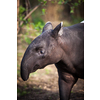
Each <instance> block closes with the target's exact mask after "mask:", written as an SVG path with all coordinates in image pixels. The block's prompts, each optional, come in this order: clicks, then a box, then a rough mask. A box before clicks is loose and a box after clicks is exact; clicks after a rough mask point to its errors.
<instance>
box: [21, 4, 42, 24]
mask: <svg viewBox="0 0 100 100" xmlns="http://www.w3.org/2000/svg"><path fill="white" fill-rule="evenodd" d="M39 6H40V4H39V5H37V6H36V7H35V8H33V10H31V11H30V12H29V13H28V14H27V15H26V16H25V17H24V20H26V19H27V18H28V17H29V16H30V15H31V14H32V13H33V12H34V11H35V10H36V9H37V8H38V7H39ZM23 23H24V21H21V23H20V26H21V25H22V24H23Z"/></svg>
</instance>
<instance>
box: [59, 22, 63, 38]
mask: <svg viewBox="0 0 100 100" xmlns="http://www.w3.org/2000/svg"><path fill="white" fill-rule="evenodd" d="M62 26H63V22H61V29H60V31H59V32H58V34H59V36H61V35H62V34H63V28H62Z"/></svg>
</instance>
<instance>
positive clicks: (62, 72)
mask: <svg viewBox="0 0 100 100" xmlns="http://www.w3.org/2000/svg"><path fill="white" fill-rule="evenodd" d="M49 64H55V65H56V67H57V69H58V75H59V93H60V100H69V98H70V92H71V89H72V87H73V85H74V84H75V83H76V82H77V79H78V78H84V23H79V24H75V25H73V26H70V27H62V23H60V24H59V25H58V26H56V28H55V29H53V27H52V24H51V23H50V22H48V23H46V25H45V26H44V28H43V31H42V34H41V35H40V36H38V37H37V38H36V39H34V40H33V41H32V43H31V44H30V45H29V46H28V48H27V50H26V52H25V54H24V56H23V59H22V62H21V77H22V79H23V80H24V81H26V80H27V79H28V78H29V74H30V73H31V72H34V71H36V70H37V69H41V68H44V67H45V66H46V65H49Z"/></svg>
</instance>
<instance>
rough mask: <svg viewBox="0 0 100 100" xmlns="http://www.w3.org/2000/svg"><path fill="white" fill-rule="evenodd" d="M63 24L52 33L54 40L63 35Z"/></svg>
mask: <svg viewBox="0 0 100 100" xmlns="http://www.w3.org/2000/svg"><path fill="white" fill-rule="evenodd" d="M62 25H63V22H61V23H60V24H59V25H57V26H56V27H55V29H54V30H53V31H52V34H51V36H52V37H54V38H57V37H58V36H61V35H62V34H63V29H62Z"/></svg>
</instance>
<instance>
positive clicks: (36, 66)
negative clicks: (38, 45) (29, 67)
mask: <svg viewBox="0 0 100 100" xmlns="http://www.w3.org/2000/svg"><path fill="white" fill-rule="evenodd" d="M39 68H40V66H39V65H37V64H36V65H35V66H34V67H33V71H32V72H35V71H36V70H37V69H39Z"/></svg>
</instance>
